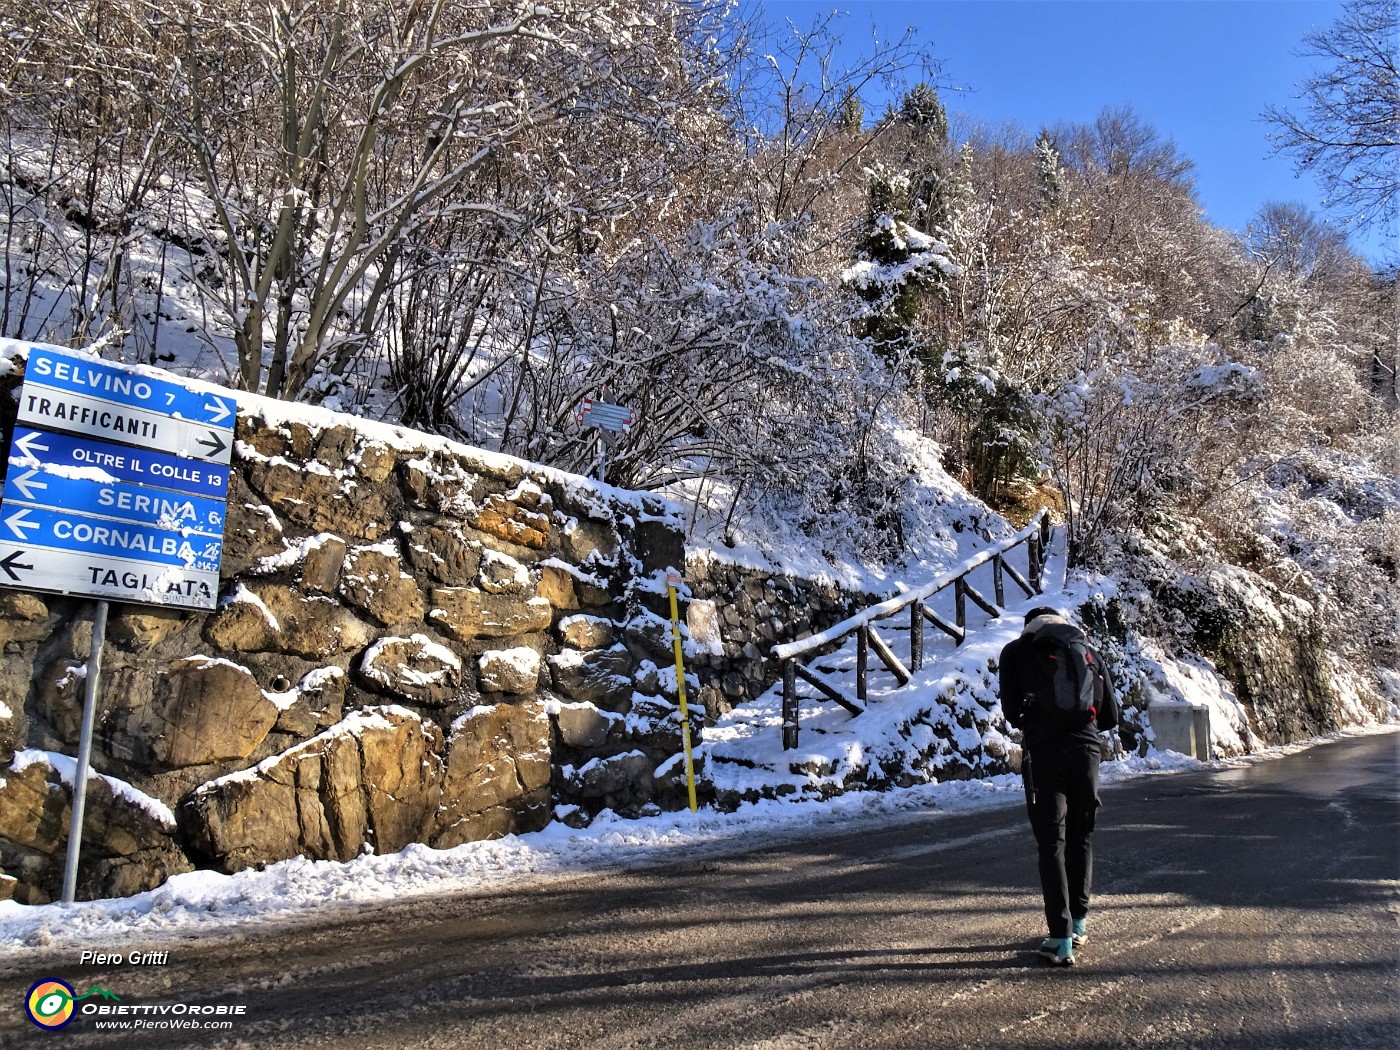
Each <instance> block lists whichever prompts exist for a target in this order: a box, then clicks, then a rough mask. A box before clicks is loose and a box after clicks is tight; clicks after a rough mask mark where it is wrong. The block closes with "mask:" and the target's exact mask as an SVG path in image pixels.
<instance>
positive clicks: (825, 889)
mask: <svg viewBox="0 0 1400 1050" xmlns="http://www.w3.org/2000/svg"><path fill="white" fill-rule="evenodd" d="M1104 797H1105V809H1104V810H1103V812H1102V815H1101V821H1100V831H1099V833H1098V835H1097V836H1096V842H1097V848H1098V855H1097V862H1096V863H1097V885H1096V887H1095V889H1096V897H1095V907H1094V911H1093V912H1092V914H1091V919H1090V923H1091V925H1090V940H1089V943H1088V944H1087V945H1086V946H1085V947H1084V948H1083V949H1081V950H1080V952H1079V964H1078V965H1077V966H1075V967H1074V968H1072V969H1054V968H1051V967H1049V966H1048V965H1046V964H1045V963H1044V962H1043V961H1042V960H1040V959H1039V958H1038V957H1037V956H1036V955H1035V953H1034V949H1035V946H1036V944H1037V943H1038V941H1039V938H1040V937H1041V936H1042V935H1043V929H1042V926H1041V924H1042V922H1043V920H1042V918H1041V911H1040V900H1039V891H1038V888H1037V884H1036V876H1035V861H1034V855H1033V850H1032V848H1031V838H1030V832H1029V828H1028V827H1027V826H1026V823H1025V819H1024V812H1023V810H1021V809H1020V808H1019V807H1013V806H1008V807H1003V808H999V809H994V810H984V811H981V812H977V813H964V814H951V815H945V814H938V813H935V812H929V813H917V814H909V815H905V816H901V817H898V818H886V819H885V820H884V821H883V822H881V823H871V824H862V825H860V826H852V827H851V828H849V829H848V830H844V831H841V832H839V833H835V834H833V833H831V832H830V830H829V829H827V830H824V831H822V832H820V833H817V832H815V831H814V832H812V833H811V835H810V836H806V837H802V836H798V837H793V838H785V839H783V840H776V841H770V842H768V843H766V844H755V843H752V842H751V843H749V844H748V845H749V848H748V850H747V851H746V852H736V853H734V854H732V855H725V856H713V855H708V856H705V857H703V858H697V859H695V860H693V861H692V862H691V863H689V864H680V865H673V866H668V867H661V868H650V869H642V870H634V871H628V872H621V873H616V874H608V875H597V874H594V875H588V876H582V877H577V878H571V879H567V880H560V881H558V882H554V883H551V884H550V885H548V886H544V887H537V888H534V889H531V890H528V891H525V892H521V893H511V894H498V895H493V896H487V897H481V896H475V897H465V896H464V897H455V898H452V897H440V898H437V899H434V900H432V901H430V902H424V901H422V900H419V901H417V902H415V903H412V904H407V905H401V906H396V907H393V908H387V909H383V908H381V909H378V910H376V911H375V912H374V913H373V914H363V915H360V916H357V917H355V918H354V919H345V918H342V919H340V920H339V921H337V922H334V923H330V924H325V925H310V924H307V923H301V924H298V925H296V926H290V927H287V928H286V929H285V930H284V931H283V932H281V933H280V934H278V935H273V934H268V933H257V934H255V935H251V936H249V937H247V938H244V939H230V938H227V937H226V938H224V939H222V940H220V941H217V942H202V943H201V942H194V943H190V942H178V943H174V944H171V943H166V944H159V945H149V946H141V945H135V944H124V945H118V946H113V947H115V948H116V949H118V950H121V951H123V952H130V951H133V950H137V949H139V948H142V947H149V948H150V949H152V950H168V951H169V952H170V958H169V961H168V963H167V964H166V965H165V966H160V967H144V968H133V967H126V966H122V967H107V968H103V967H94V966H86V967H81V968H80V967H78V966H77V965H76V962H77V960H76V959H74V958H69V957H67V956H68V955H71V954H72V953H71V952H68V953H66V954H65V955H62V956H57V957H54V958H48V959H44V958H34V957H27V958H25V959H24V960H22V962H21V964H20V965H19V966H18V967H16V966H14V965H11V964H6V963H2V962H0V1046H6V1047H9V1046H30V1045H33V1046H40V1045H44V1046H52V1047H60V1046H62V1047H75V1048H76V1047H122V1048H128V1047H129V1048H140V1050H161V1048H173V1047H213V1046H221V1047H277V1048H294V1047H337V1048H343V1050H370V1048H375V1050H378V1048H393V1050H410V1048H430V1047H451V1048H475V1047H480V1048H490V1050H501V1048H532V1050H533V1048H560V1050H565V1048H567V1050H577V1048H599V1050H602V1048H607V1050H624V1048H627V1050H631V1048H644V1047H657V1048H662V1047H664V1048H668V1050H689V1048H707V1050H708V1048H736V1050H737V1048H745V1050H837V1048H853V1050H854V1048H862V1050H865V1048H902V1050H922V1048H929V1050H933V1048H938V1050H944V1048H954V1047H978V1048H992V1047H997V1048H1002V1047H1004V1048H1038V1050H1039V1048H1048V1047H1079V1048H1098V1047H1103V1048H1108V1047H1113V1048H1118V1047H1212V1048H1215V1047H1232V1048H1234V1047H1239V1048H1260V1050H1285V1048H1289V1047H1307V1048H1309V1050H1334V1048H1345V1047H1374V1048H1385V1050H1394V1048H1395V1047H1397V1046H1400V922H1397V918H1400V895H1398V894H1397V888H1400V734H1396V733H1388V734H1382V735H1374V736H1365V737H1354V738H1350V739H1347V740H1344V741H1339V742H1334V743H1328V744H1324V745H1321V746H1318V747H1315V748H1313V749H1311V750H1309V751H1306V752H1303V753H1300V754H1297V755H1294V756H1291V757H1287V758H1282V759H1278V760H1275V761H1270V762H1264V763H1260V764H1257V765H1252V766H1249V767H1246V768H1242V769H1236V770H1229V771H1224V772H1211V773H1196V774H1189V775H1176V776H1163V777H1152V778H1148V779H1144V780H1138V781H1134V782H1132V783H1129V784H1125V785H1121V786H1117V787H1111V788H1107V789H1106V790H1105V792H1104ZM95 947H103V946H95ZM42 976H61V977H65V978H66V979H68V980H70V981H71V982H72V983H74V984H75V985H78V986H79V988H80V991H81V990H82V989H83V988H86V987H88V986H90V985H93V984H98V985H102V986H104V987H108V988H112V989H114V990H119V991H120V992H121V994H122V996H123V1001H124V1002H125V1003H128V1004H133V1003H134V1004H146V1005H150V1006H153V1007H154V1006H159V1005H166V1006H169V1005H171V1004H176V1003H189V1004H197V1005H202V1006H215V1007H217V1006H242V1007H244V1008H245V1010H246V1013H245V1014H244V1015H242V1016H239V1017H237V1018H233V1019H230V1021H229V1023H230V1024H231V1027H230V1028H229V1029H228V1030H227V1031H222V1032H210V1031H190V1030H178V1031H172V1030H157V1029H149V1028H148V1029H144V1030H130V1031H127V1032H99V1031H97V1030H96V1029H95V1028H94V1027H93V1024H92V1021H91V1020H90V1019H80V1020H78V1021H75V1022H74V1023H73V1024H72V1025H70V1026H69V1027H68V1028H66V1029H64V1030H63V1031H61V1032H53V1033H50V1032H43V1031H40V1030H38V1029H37V1028H35V1027H33V1026H32V1025H30V1024H29V1023H28V1022H27V1020H25V1018H24V1016H23V1014H22V1012H21V1005H20V1004H21V1003H22V1001H23V998H24V995H25V992H26V991H27V989H28V987H29V985H30V984H32V983H33V982H34V980H36V979H37V978H38V977H42ZM153 1019H154V1018H153ZM188 1019H189V1018H188V1017H186V1018H185V1020H188Z"/></svg>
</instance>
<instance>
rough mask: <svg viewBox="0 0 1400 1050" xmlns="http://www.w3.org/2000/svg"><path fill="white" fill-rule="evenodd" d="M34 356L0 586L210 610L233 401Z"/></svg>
mask: <svg viewBox="0 0 1400 1050" xmlns="http://www.w3.org/2000/svg"><path fill="white" fill-rule="evenodd" d="M24 349H25V351H26V354H25V357H26V365H25V376H24V385H23V386H22V387H21V388H20V393H19V413H18V419H17V425H16V427H15V431H14V439H13V442H12V444H11V446H10V458H9V465H8V466H9V469H8V471H7V473H6V477H5V485H4V493H3V499H2V500H0V586H13V587H28V588H32V589H34V590H42V591H57V592H59V593H62V594H73V595H89V596H92V597H96V598H102V599H112V600H117V601H131V602H143V603H151V604H159V605H180V606H186V607H190V608H197V609H212V608H214V606H215V604H216V603H217V600H218V591H219V562H220V559H221V557H222V555H223V531H224V510H225V500H226V498H227V496H228V483H229V467H228V463H229V459H230V458H231V453H232V447H233V428H234V423H235V422H236V420H237V416H236V407H237V406H236V404H235V402H234V399H233V397H232V396H231V395H229V394H221V393H219V392H218V391H214V392H207V393H206V392H202V391H199V390H192V389H190V388H189V387H186V386H183V385H182V384H180V383H179V382H176V381H174V380H173V379H163V378H161V376H160V375H159V374H158V373H156V372H155V371H154V370H150V369H143V368H135V367H130V366H126V365H115V364H110V363H108V362H105V361H101V360H99V359H97V358H94V357H90V356H88V355H85V354H79V353H75V352H73V351H69V350H64V349H62V348H60V347H51V346H37V345H33V344H24Z"/></svg>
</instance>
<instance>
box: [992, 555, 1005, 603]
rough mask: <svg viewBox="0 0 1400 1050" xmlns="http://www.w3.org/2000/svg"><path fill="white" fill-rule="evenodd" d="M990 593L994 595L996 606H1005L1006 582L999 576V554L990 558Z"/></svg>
mask: <svg viewBox="0 0 1400 1050" xmlns="http://www.w3.org/2000/svg"><path fill="white" fill-rule="evenodd" d="M992 593H993V594H994V595H996V601H997V608H998V609H1005V608H1006V584H1005V583H1004V582H1003V580H1002V578H1001V555H1000V554H998V555H997V556H996V557H995V558H993V559H992Z"/></svg>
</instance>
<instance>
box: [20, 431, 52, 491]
mask: <svg viewBox="0 0 1400 1050" xmlns="http://www.w3.org/2000/svg"><path fill="white" fill-rule="evenodd" d="M16 444H18V442H16ZM43 476H44V475H43V474H42V473H41V472H40V471H37V470H33V469H31V470H26V471H25V472H24V473H23V474H21V475H19V476H18V477H16V478H14V483H15V488H17V489H19V490H20V492H22V493H23V494H24V498H25V499H28V500H32V499H34V490H35V489H46V488H48V487H49V486H48V484H47V483H46V482H43V481H35V480H34V479H35V478H41V477H43Z"/></svg>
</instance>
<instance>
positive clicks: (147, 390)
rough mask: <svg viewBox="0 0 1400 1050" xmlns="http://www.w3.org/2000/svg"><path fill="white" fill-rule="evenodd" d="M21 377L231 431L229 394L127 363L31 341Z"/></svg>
mask: <svg viewBox="0 0 1400 1050" xmlns="http://www.w3.org/2000/svg"><path fill="white" fill-rule="evenodd" d="M24 382H25V385H29V384H33V385H35V386H43V387H48V388H50V389H53V390H64V391H67V392H69V393H72V394H84V395H86V396H88V397H93V398H98V399H100V400H103V401H110V402H113V403H114V404H119V405H127V406H130V407H132V408H142V409H146V410H147V411H150V412H154V413H156V414H158V415H161V416H169V417H171V418H173V419H187V420H190V421H191V422H195V423H199V424H201V425H204V426H209V427H216V428H219V429H222V430H227V431H229V432H232V431H233V424H234V419H235V408H234V404H233V401H232V399H231V398H228V397H219V396H217V395H215V394H206V393H201V392H200V391H198V390H191V389H189V388H188V387H184V386H181V385H180V384H179V383H174V382H171V381H169V380H166V379H161V378H159V377H157V376H153V375H147V374H146V373H144V372H139V371H136V370H134V369H133V368H131V367H130V366H128V365H113V364H108V363H107V362H106V361H102V360H99V359H98V358H95V357H91V356H89V355H87V354H79V353H75V352H72V351H66V350H61V349H59V348H58V347H52V346H33V347H30V349H29V357H28V361H27V363H26V364H25V368H24Z"/></svg>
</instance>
